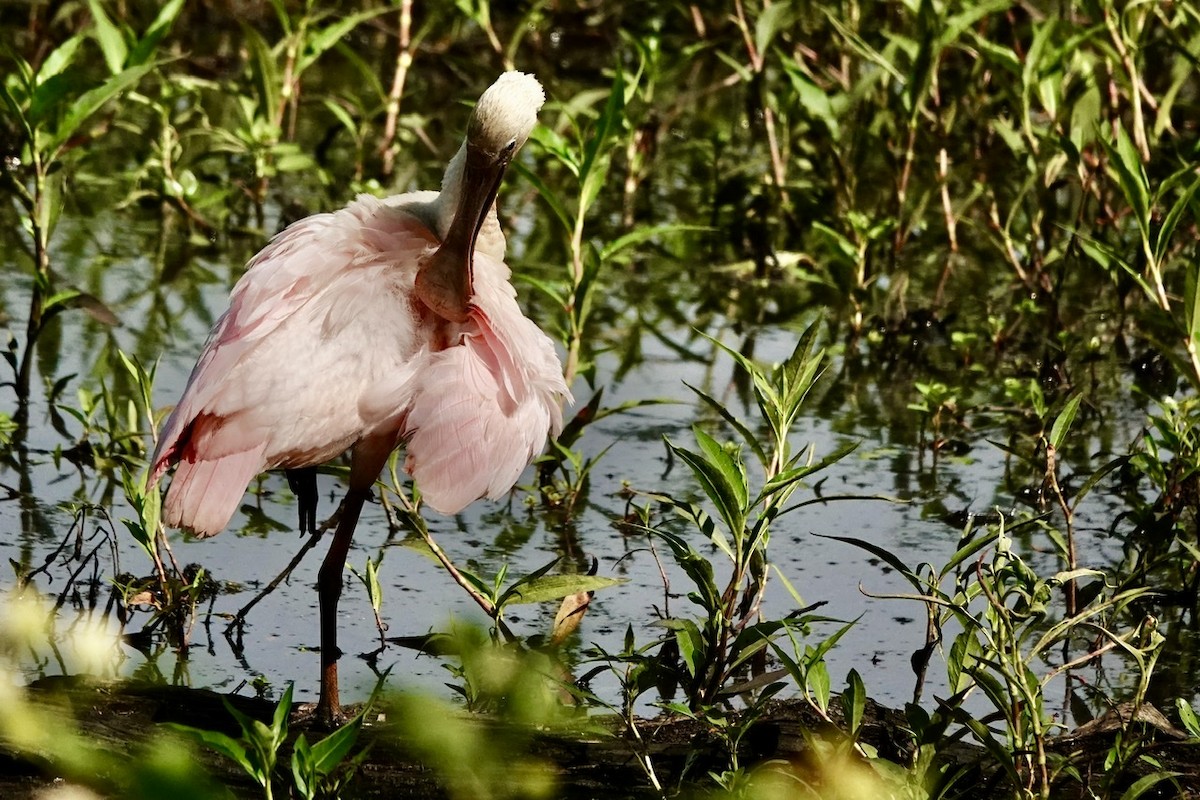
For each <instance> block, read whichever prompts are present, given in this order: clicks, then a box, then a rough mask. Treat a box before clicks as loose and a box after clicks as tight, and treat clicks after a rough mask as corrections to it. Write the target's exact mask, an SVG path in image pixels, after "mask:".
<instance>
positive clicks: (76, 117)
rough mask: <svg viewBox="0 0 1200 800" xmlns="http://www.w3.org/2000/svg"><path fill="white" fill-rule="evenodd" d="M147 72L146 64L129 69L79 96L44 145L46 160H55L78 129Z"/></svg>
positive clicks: (147, 66)
mask: <svg viewBox="0 0 1200 800" xmlns="http://www.w3.org/2000/svg"><path fill="white" fill-rule="evenodd" d="M149 71H150V65H147V64H143V65H141V66H137V67H130V68H129V69H127V70H125V71H123V72H121V73H118V74H117V75H114V76H112V77H111V78H109V79H108V80H106V81H105V82H104V83H102V84H100V85H99V86H97V87H96V88H95V89H92V90H91V91H88V92H84V93H83V94H82V95H80V97H79V98H78V99H77V100H76V101H75V102H74V103H72V104H71V107H70V109H68V111H67V113H66V115H64V116H63V118H62V121H61V122H60V123H59V124H58V127H57V129H55V131H54V133H53V134H51V135H50V136H49V137H48V138H47V140H46V142H45V143H44V148H45V152H47V153H48V154H50V158H49V159H48V160H51V161H53V160H57V159H58V156H59V152H58V151H59V150H60V149H61V148H62V147H63V146H65V145H66V143H67V141H68V140H70V139H71V138H73V137H74V136H75V135H76V134H77V133H78V132H79V129H80V128H81V127H82V126H83V124H84V123H85V122H87V121H88V120H89V119H90V118H91V117H92V115H93V114H95V113H96V112H97V111H99V110H100V108H101V107H102V106H104V104H105V103H107V102H108V101H109V100H112V99H113V98H114V97H116V96H117V95H119V94H121V93H122V92H124V91H125V90H126V89H128V88H130V87H131V86H133V85H134V84H136V83H137V82H138V81H140V80H141V79H142V77H143V76H144V75H145V74H146V73H147V72H149Z"/></svg>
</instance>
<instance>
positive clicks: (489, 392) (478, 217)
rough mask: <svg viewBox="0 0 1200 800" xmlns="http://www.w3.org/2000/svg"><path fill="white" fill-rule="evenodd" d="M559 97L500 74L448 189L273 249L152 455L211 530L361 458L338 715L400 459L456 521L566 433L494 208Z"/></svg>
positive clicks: (180, 509)
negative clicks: (353, 610) (348, 639)
mask: <svg viewBox="0 0 1200 800" xmlns="http://www.w3.org/2000/svg"><path fill="white" fill-rule="evenodd" d="M543 98H544V95H543V92H542V88H541V86H540V84H538V82H537V81H536V80H535V79H534V78H533V77H532V76H529V75H523V74H521V73H516V72H510V73H506V74H505V75H502V76H501V77H500V79H499V80H497V81H496V83H495V84H494V85H493V86H492V87H491V88H490V89H488V91H487V92H485V93H484V95H483V96H482V97H481V98H480V100H479V103H478V105H477V106H476V110H475V113H474V115H473V117H472V121H471V124H470V126H469V127H468V132H469V133H468V138H467V140H466V141H465V142H464V143H463V146H462V148H460V150H459V151H458V153H457V154H456V155H455V157H454V159H452V160H451V162H450V165H449V167H448V168H447V170H446V177H445V179H444V180H443V182H442V190H441V191H440V192H411V193H409V194H405V195H400V196H398V197H393V198H388V199H386V200H379V199H376V198H374V197H371V196H367V195H363V196H360V197H359V198H357V199H356V200H354V201H353V202H352V203H350V204H349V205H348V206H347V207H346V208H344V209H341V210H340V211H335V212H333V213H327V214H316V215H314V216H311V217H308V218H307V219H303V220H300V221H299V222H296V223H295V224H293V225H292V226H290V227H289V228H287V230H285V231H283V232H282V233H280V234H279V235H278V236H276V237H275V238H274V239H273V240H272V241H271V242H270V243H269V244H268V245H267V246H266V247H265V248H263V250H262V252H260V253H259V254H258V255H257V256H255V257H254V259H253V260H252V261H251V262H250V265H249V267H248V269H247V271H246V273H245V275H243V276H242V278H241V280H239V281H238V283H237V285H236V286H235V287H234V289H233V292H232V295H231V297H230V303H229V309H228V310H227V311H226V312H225V313H224V314H223V315H221V317H220V319H218V320H217V323H216V325H215V326H214V327H213V330H212V333H211V334H210V336H209V339H208V342H207V343H206V344H205V347H204V350H203V352H202V353H201V355H200V358H199V360H198V361H197V363H196V366H195V368H194V369H193V370H192V374H191V377H190V378H189V379H188V383H187V387H186V388H185V389H184V392H183V396H182V398H181V399H180V400H179V403H178V404H177V405H176V406H175V409H174V410H173V411H172V413H171V415H170V417H169V418H168V419H167V422H166V424H165V426H164V428H163V431H162V435H161V437H160V439H159V442H158V446H157V448H156V449H155V452H154V455H153V457H152V460H151V470H150V485H151V486H153V485H154V484H155V483H157V482H158V481H159V480H160V479H161V478H162V477H163V476H164V474H165V473H166V472H167V470H168V469H170V468H171V467H172V466H175V467H176V469H175V475H174V478H173V479H172V481H171V484H170V486H169V488H168V489H167V494H166V498H165V500H164V503H163V519H164V521H165V522H166V523H167V524H168V525H172V526H177V527H184V528H189V529H191V530H192V531H194V532H195V533H196V534H198V535H200V536H211V535H213V534H216V533H219V532H220V531H221V530H223V529H224V528H225V527H226V525H228V523H229V520H230V518H231V517H232V516H233V514H234V512H235V511H236V510H237V508H238V505H239V504H240V502H241V500H242V497H243V495H244V493H245V491H246V486H247V485H248V484H249V482H250V481H251V480H253V478H254V477H255V476H256V475H257V474H259V473H260V472H262V471H263V470H268V469H274V468H283V469H288V470H298V469H303V468H309V467H312V466H315V465H318V464H322V463H325V462H327V461H329V460H331V459H333V458H335V457H337V456H338V455H340V454H341V453H343V452H345V451H346V450H347V449H349V450H350V452H351V456H352V457H351V471H350V486H349V492H348V494H347V497H346V501H345V502H344V504H343V508H342V514H341V518H340V522H339V524H338V528H337V530H336V531H335V534H334V541H333V544H331V546H330V551H329V555H328V557H327V558H326V561H325V564H324V565H323V566H322V569H321V575H320V579H319V581H318V588H319V590H320V592H321V634H322V635H321V640H322V644H321V653H322V657H321V660H322V682H321V702H320V704H319V705H318V713H319V714H320V715H321V717H322V718H323V719H324V720H325V721H326V722H332V721H334V719H335V717H336V716H337V715H338V713H339V711H338V709H339V705H338V697H337V668H336V659H337V657H338V654H339V651H338V650H337V646H336V624H335V613H336V605H337V599H338V596H339V595H340V592H341V571H342V568H343V565H344V561H345V557H346V551H347V550H348V548H349V545H350V540H351V538H352V536H353V531H354V527H355V524H356V522H357V519H358V514H359V510H360V509H361V506H362V503H363V501H364V500H365V498H366V497H367V496H368V495H369V494H370V491H371V487H372V485H373V483H374V481H375V479H376V478H377V476H378V474H379V471H380V469H381V468H382V467H383V465H384V463H385V462H386V460H387V457H388V456H389V455H390V453H391V452H392V450H394V449H395V448H396V447H397V446H398V445H400V444H401V443H406V460H405V467H406V469H407V470H408V471H409V473H410V474H411V475H412V476H413V478H414V479H415V481H416V483H417V486H418V487H420V489H421V492H422V495H423V497H424V498H425V501H426V502H427V504H428V505H430V506H432V507H433V508H435V509H436V510H438V511H441V512H443V513H447V514H451V513H455V512H457V511H459V510H461V509H462V508H464V507H465V506H466V505H467V504H469V503H471V502H472V501H474V500H476V499H478V498H480V497H483V496H487V497H493V498H494V497H498V496H500V495H502V494H504V493H505V492H507V491H509V490H510V489H511V488H512V486H513V484H514V483H515V482H516V480H517V479H518V477H519V475H520V473H521V471H522V470H523V469H524V468H525V467H526V466H527V465H528V463H529V462H530V460H531V459H532V458H534V457H535V456H536V455H537V454H538V453H539V452H540V451H541V450H542V448H543V447H544V446H545V443H546V437H547V435H553V434H557V433H558V431H559V430H560V429H561V427H562V410H561V408H562V403H563V402H565V401H569V400H570V393H569V391H568V389H567V385H566V383H565V382H564V380H563V376H562V366H561V364H560V362H559V359H558V356H557V355H556V354H555V351H554V346H553V344H552V342H551V340H550V339H549V338H548V337H547V336H546V335H545V334H544V333H543V332H542V331H541V330H540V329H539V328H538V327H537V326H536V325H535V324H534V323H533V322H532V321H530V320H529V319H528V318H526V317H525V316H524V315H523V314H522V313H521V310H520V308H519V307H518V305H517V302H516V292H515V290H514V289H513V287H512V284H511V282H510V274H509V270H508V267H507V266H505V264H504V260H503V259H504V249H505V242H504V236H503V234H502V233H501V231H500V226H499V223H498V221H497V219H496V212H495V208H494V205H493V203H492V199H493V198H494V197H495V193H496V190H497V188H498V186H499V184H500V179H501V177H502V175H503V173H504V170H505V168H506V167H507V166H508V164H509V162H510V161H511V159H512V158H513V156H514V155H515V153H516V152H517V150H518V149H519V148H520V146H521V145H522V144H523V143H524V142H525V140H526V139H527V138H528V136H529V132H530V130H531V129H532V127H533V125H534V124H535V122H536V114H537V111H538V109H539V108H540V106H541V104H542V100H543ZM310 494H312V495H315V490H310ZM302 499H303V497H302ZM311 499H312V502H313V503H314V505H315V496H314V497H312V498H311ZM301 508H302V523H301V524H302V526H303V525H304V522H303V514H304V505H303V503H302V506H301ZM309 524H311V523H309Z"/></svg>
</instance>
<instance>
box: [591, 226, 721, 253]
mask: <svg viewBox="0 0 1200 800" xmlns="http://www.w3.org/2000/svg"><path fill="white" fill-rule="evenodd" d="M713 230H715V229H714V228H711V227H709V226H707V225H683V224H672V225H644V226H638V227H636V228H634V229H633V230H632V231H630V232H629V233H627V234H625V235H624V236H618V237H617V238H616V239H614V240H613V241H611V242H609V243H608V244H606V245H605V246H604V247H602V248H601V249H600V260H601V261H608V260H610V259H612V258H613V257H614V256H616V255H617V254H619V253H620V252H621V251H622V250H626V249H628V248H630V247H635V246H637V245H639V244H642V243H643V242H647V241H650V240H651V239H654V238H656V237H658V236H662V235H663V234H667V233H707V232H711V231H713Z"/></svg>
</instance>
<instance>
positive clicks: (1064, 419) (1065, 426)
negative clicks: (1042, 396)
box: [1050, 392, 1083, 450]
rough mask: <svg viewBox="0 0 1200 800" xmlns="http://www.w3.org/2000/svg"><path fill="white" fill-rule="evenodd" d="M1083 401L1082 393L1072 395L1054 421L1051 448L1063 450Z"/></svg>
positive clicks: (1051, 432) (1051, 431)
mask: <svg viewBox="0 0 1200 800" xmlns="http://www.w3.org/2000/svg"><path fill="white" fill-rule="evenodd" d="M1082 399H1083V394H1082V393H1081V392H1075V393H1074V394H1072V395H1071V397H1070V398H1068V400H1067V402H1066V405H1064V406H1063V410H1062V411H1060V412H1059V413H1058V417H1057V418H1056V419H1055V420H1054V425H1053V426H1052V427H1051V428H1050V446H1051V447H1053V448H1054V449H1055V450H1059V449H1061V448H1062V444H1063V441H1065V440H1066V438H1067V432H1068V431H1069V430H1070V429H1071V423H1073V422H1074V421H1075V414H1076V413H1077V412H1078V411H1079V402H1080V401H1081V400H1082Z"/></svg>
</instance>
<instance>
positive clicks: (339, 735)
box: [311, 714, 363, 775]
mask: <svg viewBox="0 0 1200 800" xmlns="http://www.w3.org/2000/svg"><path fill="white" fill-rule="evenodd" d="M362 723H363V718H362V715H361V714H360V715H359V716H356V717H355V718H354V719H352V720H351V721H350V722H348V723H346V724H345V725H343V726H342V727H340V728H338V729H337V730H336V731H334V732H333V733H331V734H329V735H328V736H326V737H325V738H324V739H322V740H321V741H319V742H317V743H316V744H314V745H313V746H312V750H311V758H312V766H313V771H314V772H315V773H316V774H317V775H328V774H329V773H331V772H333V771H334V770H335V769H337V767H338V765H339V764H341V762H342V760H343V759H345V758H346V756H347V755H349V754H350V750H351V749H352V748H353V747H354V743H355V742H356V741H358V734H359V732H360V731H361V730H362Z"/></svg>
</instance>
